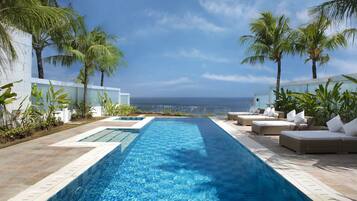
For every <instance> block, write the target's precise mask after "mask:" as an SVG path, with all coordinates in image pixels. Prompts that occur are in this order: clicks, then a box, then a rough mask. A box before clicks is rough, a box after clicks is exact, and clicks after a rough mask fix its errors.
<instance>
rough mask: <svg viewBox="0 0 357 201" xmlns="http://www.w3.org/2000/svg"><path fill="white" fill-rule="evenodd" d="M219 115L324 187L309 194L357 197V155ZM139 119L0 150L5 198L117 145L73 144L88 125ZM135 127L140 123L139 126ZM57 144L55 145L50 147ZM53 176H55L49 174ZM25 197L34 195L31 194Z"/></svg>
mask: <svg viewBox="0 0 357 201" xmlns="http://www.w3.org/2000/svg"><path fill="white" fill-rule="evenodd" d="M214 120H215V121H216V123H217V124H219V125H220V126H221V127H222V128H224V129H225V130H226V131H228V132H229V133H230V134H231V135H232V136H234V137H235V138H236V139H237V140H239V141H241V142H242V143H243V144H245V145H246V146H247V145H248V146H250V147H248V148H249V149H250V150H251V151H252V152H254V153H256V154H257V155H258V156H259V157H261V158H263V159H264V160H265V161H266V162H267V163H268V164H269V165H271V166H273V167H274V168H276V169H277V170H278V172H279V173H281V174H283V175H284V176H286V177H292V178H290V179H291V180H292V181H294V182H296V183H294V182H293V183H294V184H295V185H297V186H298V187H299V188H300V189H303V188H305V190H304V192H307V193H308V192H313V191H314V189H316V192H317V191H319V192H317V193H316V195H310V196H311V197H313V198H314V199H316V200H326V199H325V198H329V199H330V198H335V199H331V200H357V185H356V184H357V154H350V155H335V154H331V155H326V154H325V155H297V154H295V153H293V152H292V151H289V150H287V149H285V148H282V147H280V146H279V145H278V137H275V136H274V137H272V136H270V137H269V136H256V135H252V134H251V133H250V132H249V130H250V127H241V126H237V125H235V124H234V122H233V121H225V120H218V119H214ZM134 124H135V122H110V121H107V122H106V121H99V122H94V123H91V124H87V125H83V126H80V127H76V128H73V129H70V130H66V131H62V132H59V133H56V134H53V135H49V136H46V137H42V138H39V139H36V140H31V141H28V142H25V143H22V144H18V145H15V146H11V147H8V148H4V149H0V158H1V160H0V200H7V199H9V198H11V197H14V196H15V195H17V194H18V193H20V192H26V191H24V190H25V189H27V188H28V187H30V186H31V188H30V189H32V191H34V190H35V193H34V195H35V194H36V191H42V190H41V189H43V188H46V185H48V184H50V183H51V182H52V181H51V179H53V177H52V178H51V176H53V175H56V173H59V172H61V171H62V175H66V174H68V171H73V170H74V169H75V168H76V167H80V166H88V165H91V164H92V163H93V162H95V161H96V160H98V159H96V157H97V158H98V157H102V155H105V154H106V153H109V152H110V151H111V150H112V149H113V147H115V146H116V145H115V144H113V146H112V147H111V146H100V145H99V146H97V147H96V148H93V147H92V148H91V147H88V146H86V145H85V144H82V145H83V146H82V145H80V146H76V147H71V143H73V142H74V140H77V138H78V136H77V135H78V134H80V133H83V134H84V135H86V134H88V133H89V132H88V131H89V130H92V129H95V128H96V129H98V127H132V126H134ZM136 126H138V125H135V126H134V127H136ZM54 144H55V146H49V145H54ZM66 145H68V146H66ZM76 145H78V144H76ZM95 149H96V150H95ZM94 152H96V153H94ZM98 153H99V154H98ZM93 154H94V155H93ZM88 156H91V157H88ZM93 156H96V157H94V158H93ZM78 159H82V161H84V162H85V163H86V164H82V165H81V164H76V161H77V162H78ZM292 167H293V168H292ZM53 173H55V174H53ZM48 175H51V176H49V177H47V176H48ZM75 175H76V174H74V176H75ZM295 177H297V178H298V179H296V178H295ZM44 178H45V179H44ZM301 179H302V181H301V182H300V180H301ZM304 179H305V181H304ZM57 180H58V178H57ZM39 181H40V182H39ZM304 182H305V183H304ZM309 182H310V183H309ZM41 183H42V184H43V185H42V186H41ZM62 183H63V184H61V185H64V184H65V183H66V181H64V182H62ZM34 184H36V185H34ZM306 184H308V185H310V186H307V185H306ZM319 184H321V185H319ZM32 185H34V186H37V189H36V188H33V187H34V186H32ZM316 185H317V186H316ZM27 191H28V189H27ZM22 194H24V193H22ZM16 200H17V199H16ZM22 200H35V199H31V198H30V197H27V199H22ZM39 200H41V199H39Z"/></svg>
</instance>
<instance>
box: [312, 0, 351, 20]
mask: <svg viewBox="0 0 357 201" xmlns="http://www.w3.org/2000/svg"><path fill="white" fill-rule="evenodd" d="M311 13H313V14H318V15H325V16H328V17H330V18H333V19H336V20H343V19H349V18H350V19H351V18H354V17H357V0H330V1H326V2H324V3H322V4H321V5H319V6H316V7H314V8H313V9H312V10H311Z"/></svg>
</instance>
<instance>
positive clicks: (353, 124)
mask: <svg viewBox="0 0 357 201" xmlns="http://www.w3.org/2000/svg"><path fill="white" fill-rule="evenodd" d="M343 130H344V131H345V133H346V134H347V135H350V136H357V118H356V119H354V120H352V121H350V122H349V123H347V124H345V125H343Z"/></svg>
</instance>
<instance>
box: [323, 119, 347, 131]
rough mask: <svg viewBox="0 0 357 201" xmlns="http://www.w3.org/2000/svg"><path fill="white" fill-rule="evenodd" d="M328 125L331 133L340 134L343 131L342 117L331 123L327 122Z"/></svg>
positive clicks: (332, 120) (331, 120)
mask: <svg viewBox="0 0 357 201" xmlns="http://www.w3.org/2000/svg"><path fill="white" fill-rule="evenodd" d="M326 125H327V127H328V130H329V131H331V132H339V131H341V130H342V129H343V128H342V127H343V122H342V121H341V117H340V115H337V116H335V117H334V118H332V119H330V121H328V122H326Z"/></svg>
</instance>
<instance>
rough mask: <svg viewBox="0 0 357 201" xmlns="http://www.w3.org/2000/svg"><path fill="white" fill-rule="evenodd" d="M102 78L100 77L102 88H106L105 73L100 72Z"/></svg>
mask: <svg viewBox="0 0 357 201" xmlns="http://www.w3.org/2000/svg"><path fill="white" fill-rule="evenodd" d="M100 73H101V77H100V86H104V71H100Z"/></svg>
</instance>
